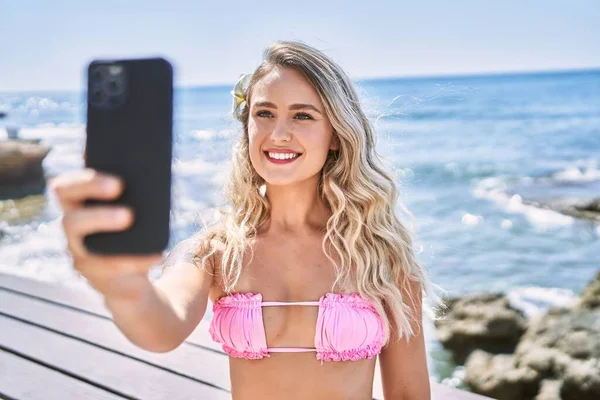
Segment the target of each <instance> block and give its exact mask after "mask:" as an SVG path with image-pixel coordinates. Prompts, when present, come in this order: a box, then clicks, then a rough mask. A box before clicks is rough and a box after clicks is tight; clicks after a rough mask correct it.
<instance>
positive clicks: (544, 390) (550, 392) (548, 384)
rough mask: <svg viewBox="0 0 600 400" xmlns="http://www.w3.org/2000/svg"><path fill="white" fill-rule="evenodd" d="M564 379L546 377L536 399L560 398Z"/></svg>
mask: <svg viewBox="0 0 600 400" xmlns="http://www.w3.org/2000/svg"><path fill="white" fill-rule="evenodd" d="M561 386H562V381H560V380H556V379H544V380H543V381H542V385H541V387H540V392H539V393H538V395H537V396H536V397H535V399H534V400H560V388H561Z"/></svg>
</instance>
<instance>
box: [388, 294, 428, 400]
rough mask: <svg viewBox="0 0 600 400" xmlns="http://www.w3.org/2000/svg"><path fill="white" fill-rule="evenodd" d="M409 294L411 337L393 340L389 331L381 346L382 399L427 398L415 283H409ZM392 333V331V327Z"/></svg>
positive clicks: (426, 371)
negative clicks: (411, 308)
mask: <svg viewBox="0 0 600 400" xmlns="http://www.w3.org/2000/svg"><path fill="white" fill-rule="evenodd" d="M409 290H410V296H405V297H407V298H412V299H415V301H414V305H413V312H414V315H415V319H416V320H417V321H418V322H417V321H415V322H414V323H413V330H414V331H415V333H416V334H415V336H412V337H411V338H410V341H409V342H408V343H407V342H406V338H404V337H403V338H401V339H400V341H398V340H397V334H395V333H392V338H391V339H390V341H389V343H388V344H387V345H386V346H385V347H384V348H383V350H382V352H381V355H380V358H379V364H380V368H381V381H382V386H383V395H384V399H385V400H429V399H431V387H430V383H429V372H428V369H427V357H426V353H425V338H424V336H423V324H422V315H423V314H422V295H421V288H420V285H419V284H418V283H415V284H413V285H411V286H410V288H409ZM392 332H394V330H392Z"/></svg>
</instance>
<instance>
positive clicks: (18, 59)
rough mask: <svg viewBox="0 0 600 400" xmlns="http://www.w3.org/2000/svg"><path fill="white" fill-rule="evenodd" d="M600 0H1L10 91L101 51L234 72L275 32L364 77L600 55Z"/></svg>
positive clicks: (68, 72)
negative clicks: (299, 42) (314, 48)
mask: <svg viewBox="0 0 600 400" xmlns="http://www.w3.org/2000/svg"><path fill="white" fill-rule="evenodd" d="M598 21H600V1H598V0H570V1H568V2H567V1H565V0H546V1H541V0H518V1H517V0H503V1H494V2H492V1H474V0H454V1H448V0H429V1H428V0H423V1H414V0H413V1H404V0H395V1H394V0H392V1H388V0H365V1H356V0H355V1H350V0H347V1H328V0H319V1H313V0H304V1H283V0H280V1H268V0H261V1H252V0H247V1H242V0H226V1H222V0H213V1H205V0H170V1H157V0H144V1H140V0H127V1H125V0H123V1H117V0H102V1H89V0H86V1H83V0H53V1H48V0H0V92H6V91H44V90H81V88H82V87H83V85H84V79H83V77H84V71H85V68H86V65H87V63H89V62H90V61H91V60H92V59H96V58H121V57H124V58H131V57H134V58H135V57H146V56H156V55H158V56H162V57H165V58H167V59H169V60H170V61H171V62H172V63H173V65H174V67H175V79H176V85H178V86H198V85H215V84H230V83H233V82H235V81H236V79H237V77H238V76H239V75H240V74H242V73H246V72H251V71H252V70H253V69H254V68H255V67H256V66H257V65H258V63H259V61H260V59H261V56H262V52H263V50H264V48H265V47H266V46H267V45H268V44H269V43H271V42H273V41H275V40H300V41H303V42H305V43H308V44H310V45H313V46H315V47H316V48H318V49H320V50H322V51H324V52H325V53H326V54H328V55H329V56H331V57H332V58H333V59H334V60H336V61H337V62H338V63H340V65H342V67H343V68H344V69H345V70H346V71H347V72H348V74H349V75H350V76H351V77H352V78H355V79H365V78H371V77H395V76H398V77H402V76H443V75H463V74H471V73H477V74H480V73H500V72H515V71H519V72H521V71H548V70H568V69H587V68H598V67H600V44H599V43H600V24H599V23H598Z"/></svg>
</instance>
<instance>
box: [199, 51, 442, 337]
mask: <svg viewBox="0 0 600 400" xmlns="http://www.w3.org/2000/svg"><path fill="white" fill-rule="evenodd" d="M281 67H285V68H293V69H294V70H296V71H298V72H300V73H301V74H302V75H303V76H304V77H305V78H306V79H307V80H308V82H310V83H311V84H312V85H313V86H314V88H315V90H316V91H317V93H318V94H319V96H320V98H321V100H322V102H323V105H324V107H325V112H326V113H327V116H328V117H329V120H330V122H331V125H332V128H333V132H334V137H336V138H337V140H338V141H339V149H338V150H336V151H330V153H329V155H328V157H327V160H326V161H325V164H324V166H323V168H322V170H321V173H320V178H319V183H318V193H319V195H320V196H321V197H322V199H323V201H324V202H325V204H326V205H327V206H328V207H329V208H330V210H331V212H332V216H331V217H330V218H329V220H328V222H327V228H326V233H325V237H324V239H323V242H322V249H323V251H324V253H325V255H326V257H327V258H328V259H329V260H330V261H331V262H332V263H333V265H334V266H335V268H336V280H335V282H334V284H333V287H332V291H333V292H335V291H336V289H339V290H342V291H343V288H347V287H348V284H349V283H352V284H353V285H352V286H353V287H354V286H355V287H357V289H358V293H359V294H360V295H362V296H363V297H365V298H366V299H368V300H370V301H371V302H372V303H373V304H374V306H375V308H376V309H377V311H378V312H379V314H380V315H381V316H382V317H383V319H384V326H385V341H386V342H387V341H388V340H389V338H390V336H391V332H392V331H396V332H398V333H399V334H398V335H397V337H398V339H399V338H400V337H402V336H405V337H406V339H407V340H408V338H409V337H410V336H412V335H414V334H415V332H414V329H413V326H412V325H411V319H412V320H413V321H414V320H415V319H416V317H420V316H415V315H414V312H413V310H414V306H415V301H417V300H421V298H422V294H423V292H425V297H430V298H433V299H435V300H439V298H438V297H437V296H435V294H433V291H431V290H430V284H431V283H430V281H429V279H428V277H427V274H426V271H425V269H424V268H423V267H422V266H421V265H420V264H419V262H418V261H417V259H416V257H415V254H414V252H413V246H412V243H413V241H412V239H411V234H410V232H409V231H408V230H407V229H406V228H405V227H404V226H403V225H402V223H401V222H400V221H399V219H398V218H397V216H396V206H399V207H400V208H401V209H402V210H403V211H405V212H406V213H407V215H408V216H409V217H410V218H413V217H412V214H410V212H409V211H408V210H407V209H406V207H405V206H404V205H403V204H402V203H400V202H399V201H398V190H397V188H396V184H395V182H394V179H393V178H392V177H391V175H390V174H389V173H387V172H386V171H385V169H384V168H383V166H382V162H381V161H380V159H379V156H378V155H377V153H376V151H375V139H376V137H375V132H374V129H373V127H372V125H371V123H370V122H369V120H368V118H367V117H366V115H365V114H364V112H363V110H362V109H361V107H360V103H359V98H358V95H357V93H356V91H355V89H354V87H353V84H352V82H351V80H350V79H349V77H348V76H347V75H346V73H345V72H344V71H343V70H342V69H341V68H340V67H339V66H338V65H337V64H336V63H335V62H333V61H332V60H331V59H330V58H328V57H327V56H326V55H325V54H323V53H322V52H320V51H318V50H316V49H314V48H313V47H311V46H309V45H306V44H304V43H301V42H291V41H280V42H275V43H273V44H271V45H270V46H269V47H268V48H267V49H266V50H265V52H264V56H263V61H262V62H261V64H260V65H259V66H258V68H257V69H256V71H255V72H254V73H253V74H252V78H251V80H250V81H249V84H248V88H247V92H246V96H245V98H246V100H247V101H246V105H245V107H244V108H243V109H241V110H240V112H239V113H234V115H235V116H236V118H238V119H239V121H240V122H241V123H242V126H243V132H242V135H241V136H240V138H239V141H238V142H237V143H236V144H235V146H234V148H233V155H232V167H233V168H232V171H231V175H230V177H229V179H228V181H227V183H226V185H225V195H226V198H227V200H228V203H229V204H230V208H229V209H227V210H221V211H220V213H221V218H220V220H219V221H218V222H217V223H215V224H213V225H212V226H210V227H207V228H206V229H205V230H203V231H201V232H199V233H198V234H197V235H198V236H197V239H198V242H197V243H199V245H201V246H203V247H204V249H203V251H199V252H198V254H200V253H201V254H203V257H201V262H202V265H206V261H207V259H208V258H209V257H212V256H213V255H215V254H216V253H217V252H218V257H216V258H215V259H218V260H220V263H218V264H219V265H215V271H218V275H219V276H220V279H221V281H222V284H223V286H224V290H225V292H226V293H231V292H233V291H234V289H235V287H236V284H237V282H238V280H239V279H240V276H241V274H242V271H243V269H244V265H243V259H244V254H246V251H247V250H250V251H251V252H252V253H253V249H252V246H251V244H250V240H249V239H251V238H253V237H254V236H255V235H256V232H257V230H258V228H259V227H261V225H262V224H263V223H265V222H266V221H267V219H268V217H269V215H270V209H271V208H270V204H269V202H268V199H267V198H265V197H264V196H263V195H261V193H260V187H261V186H262V185H263V184H264V183H265V181H264V179H263V178H261V176H259V175H258V173H257V172H256V170H255V169H254V167H253V166H252V163H251V161H250V155H249V138H248V118H249V108H250V107H249V104H250V98H251V97H252V89H253V87H254V85H255V84H256V82H258V81H259V80H260V79H261V78H262V77H263V76H265V75H266V74H267V73H269V72H270V71H272V70H273V69H274V68H281ZM215 241H216V242H217V243H218V244H219V246H215V245H214V243H215ZM209 244H210V245H209ZM330 251H334V252H335V253H336V254H337V257H338V259H339V260H340V263H339V264H338V263H337V262H336V260H335V258H334V257H332V255H331V254H332V253H331V252H330ZM411 293H412V294H415V293H417V294H418V296H417V298H413V296H412V295H411ZM423 310H424V311H425V312H427V314H429V315H430V316H431V317H432V318H435V314H434V313H433V312H432V311H431V309H430V308H429V307H427V306H426V305H425V306H424V308H423ZM419 322H420V321H419Z"/></svg>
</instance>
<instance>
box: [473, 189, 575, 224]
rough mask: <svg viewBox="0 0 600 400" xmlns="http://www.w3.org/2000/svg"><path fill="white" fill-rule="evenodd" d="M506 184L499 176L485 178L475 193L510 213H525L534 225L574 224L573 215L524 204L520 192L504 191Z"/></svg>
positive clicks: (476, 195) (474, 190)
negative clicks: (510, 192) (509, 192)
mask: <svg viewBox="0 0 600 400" xmlns="http://www.w3.org/2000/svg"><path fill="white" fill-rule="evenodd" d="M505 186H506V185H505V184H504V183H503V182H501V181H500V180H499V179H497V178H488V179H484V180H482V181H481V182H480V183H479V184H478V185H477V186H476V187H475V188H474V189H473V195H474V196H475V197H478V198H487V199H490V200H492V201H494V202H495V203H496V204H498V205H499V206H500V207H502V208H504V209H505V210H506V211H507V212H509V213H514V214H523V215H524V216H525V218H527V220H528V221H529V222H530V223H531V224H532V225H536V226H538V227H540V228H543V229H546V228H550V227H555V226H567V225H572V224H573V222H574V218H573V217H570V216H568V215H564V214H561V213H559V212H557V211H554V210H550V209H545V208H538V207H535V206H533V205H528V204H524V203H523V199H522V198H521V196H519V195H518V194H515V195H510V194H508V193H506V192H505V191H504V189H505Z"/></svg>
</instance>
